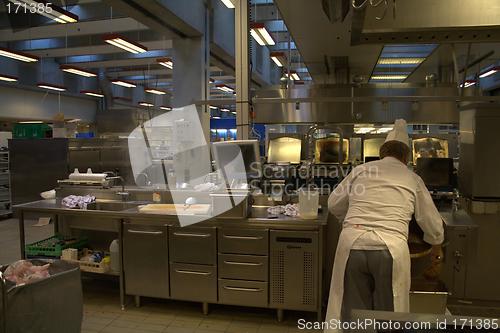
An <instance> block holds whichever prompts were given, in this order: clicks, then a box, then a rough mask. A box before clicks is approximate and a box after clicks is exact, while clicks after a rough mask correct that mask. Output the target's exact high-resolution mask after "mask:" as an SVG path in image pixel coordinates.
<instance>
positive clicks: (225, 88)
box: [215, 84, 234, 93]
mask: <svg viewBox="0 0 500 333" xmlns="http://www.w3.org/2000/svg"><path fill="white" fill-rule="evenodd" d="M215 88H217V89H219V90H222V91H223V92H226V93H234V89H233V88H231V87H230V86H228V85H225V84H218V85H216V86H215Z"/></svg>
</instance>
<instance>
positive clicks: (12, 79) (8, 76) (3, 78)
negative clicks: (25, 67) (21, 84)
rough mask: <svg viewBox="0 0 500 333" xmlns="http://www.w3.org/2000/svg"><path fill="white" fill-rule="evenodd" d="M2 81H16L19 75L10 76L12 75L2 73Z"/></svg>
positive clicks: (0, 79) (0, 76) (0, 78)
mask: <svg viewBox="0 0 500 333" xmlns="http://www.w3.org/2000/svg"><path fill="white" fill-rule="evenodd" d="M0 81H7V82H16V81H17V77H15V76H10V75H4V74H0Z"/></svg>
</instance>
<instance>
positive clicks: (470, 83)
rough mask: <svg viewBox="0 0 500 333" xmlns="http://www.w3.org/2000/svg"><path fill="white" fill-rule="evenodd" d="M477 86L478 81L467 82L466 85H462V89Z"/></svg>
mask: <svg viewBox="0 0 500 333" xmlns="http://www.w3.org/2000/svg"><path fill="white" fill-rule="evenodd" d="M475 84H476V80H465V83H462V84H461V85H460V88H462V87H463V88H469V87H472V86H473V85H475Z"/></svg>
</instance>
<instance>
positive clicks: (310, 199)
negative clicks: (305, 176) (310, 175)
mask: <svg viewBox="0 0 500 333" xmlns="http://www.w3.org/2000/svg"><path fill="white" fill-rule="evenodd" d="M298 194H299V216H300V217H301V218H303V219H315V218H317V217H318V207H319V190H318V189H317V188H314V187H303V188H300V189H299V190H298Z"/></svg>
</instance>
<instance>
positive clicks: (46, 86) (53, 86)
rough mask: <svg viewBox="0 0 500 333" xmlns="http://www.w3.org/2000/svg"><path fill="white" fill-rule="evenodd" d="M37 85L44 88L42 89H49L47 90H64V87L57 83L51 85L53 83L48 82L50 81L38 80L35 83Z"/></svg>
mask: <svg viewBox="0 0 500 333" xmlns="http://www.w3.org/2000/svg"><path fill="white" fill-rule="evenodd" d="M37 86H38V87H39V88H44V89H49V90H55V91H66V87H63V86H57V85H53V84H50V83H44V82H40V83H38V84H37Z"/></svg>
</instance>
